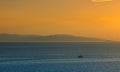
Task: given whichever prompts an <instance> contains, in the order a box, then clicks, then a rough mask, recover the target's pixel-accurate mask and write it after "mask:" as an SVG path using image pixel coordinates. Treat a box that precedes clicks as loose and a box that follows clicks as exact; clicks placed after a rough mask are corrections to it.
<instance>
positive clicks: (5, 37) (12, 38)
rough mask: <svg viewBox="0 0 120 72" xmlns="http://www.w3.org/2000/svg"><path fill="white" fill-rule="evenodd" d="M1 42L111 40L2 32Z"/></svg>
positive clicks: (0, 35)
mask: <svg viewBox="0 0 120 72" xmlns="http://www.w3.org/2000/svg"><path fill="white" fill-rule="evenodd" d="M0 42H109V40H103V39H97V38H89V37H82V36H73V35H64V34H58V35H48V36H39V35H17V34H0Z"/></svg>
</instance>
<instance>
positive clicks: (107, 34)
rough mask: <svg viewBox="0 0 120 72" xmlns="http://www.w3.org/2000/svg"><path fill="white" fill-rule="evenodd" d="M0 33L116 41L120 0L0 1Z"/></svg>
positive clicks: (119, 32) (118, 29)
mask: <svg viewBox="0 0 120 72" xmlns="http://www.w3.org/2000/svg"><path fill="white" fill-rule="evenodd" d="M105 1H111V2H105ZM93 2H102V3H93ZM0 33H12V34H34V35H35V34H36V35H50V34H72V35H77V36H87V37H96V38H103V39H110V40H117V41H120V0H114V1H112V0H92V2H91V1H90V0H0Z"/></svg>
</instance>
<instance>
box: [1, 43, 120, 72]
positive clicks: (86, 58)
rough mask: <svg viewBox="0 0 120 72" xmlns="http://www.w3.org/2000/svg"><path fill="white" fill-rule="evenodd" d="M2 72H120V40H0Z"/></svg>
mask: <svg viewBox="0 0 120 72" xmlns="http://www.w3.org/2000/svg"><path fill="white" fill-rule="evenodd" d="M78 56H83V58H78ZM0 72H120V43H99V42H97V43H0Z"/></svg>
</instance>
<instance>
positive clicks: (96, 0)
mask: <svg viewBox="0 0 120 72" xmlns="http://www.w3.org/2000/svg"><path fill="white" fill-rule="evenodd" d="M107 1H112V0H92V2H107Z"/></svg>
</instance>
